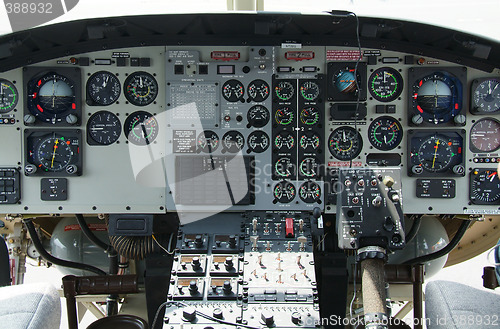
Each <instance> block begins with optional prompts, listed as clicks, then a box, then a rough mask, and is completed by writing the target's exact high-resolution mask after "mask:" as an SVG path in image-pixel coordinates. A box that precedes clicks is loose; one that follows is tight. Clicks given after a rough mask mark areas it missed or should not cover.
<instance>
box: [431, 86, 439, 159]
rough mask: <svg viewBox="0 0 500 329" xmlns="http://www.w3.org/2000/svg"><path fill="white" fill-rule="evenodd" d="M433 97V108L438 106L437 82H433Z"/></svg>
mask: <svg viewBox="0 0 500 329" xmlns="http://www.w3.org/2000/svg"><path fill="white" fill-rule="evenodd" d="M434 95H436V96H435V97H434V98H435V100H436V105H435V107H437V106H438V82H437V80H436V81H434ZM432 167H433V168H434V166H432Z"/></svg>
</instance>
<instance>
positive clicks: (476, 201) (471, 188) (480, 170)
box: [469, 168, 500, 206]
mask: <svg viewBox="0 0 500 329" xmlns="http://www.w3.org/2000/svg"><path fill="white" fill-rule="evenodd" d="M485 171H492V172H497V168H474V169H472V171H471V172H470V175H469V200H470V201H471V203H472V204H477V205H490V206H492V205H500V197H498V200H495V201H493V202H489V201H483V200H479V199H477V198H475V197H474V195H473V193H474V186H475V178H476V177H478V176H479V175H481V174H482V173H483V172H485ZM476 172H477V174H476ZM497 181H498V184H499V186H500V179H498V172H497ZM498 195H500V188H499V190H498Z"/></svg>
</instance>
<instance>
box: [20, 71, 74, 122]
mask: <svg viewBox="0 0 500 329" xmlns="http://www.w3.org/2000/svg"><path fill="white" fill-rule="evenodd" d="M27 89H28V90H27V91H28V97H27V106H28V110H29V111H30V112H31V114H33V115H34V116H35V117H36V118H37V119H38V120H40V121H42V122H46V123H51V124H56V123H58V122H61V121H62V120H63V119H65V118H66V117H67V116H68V115H70V114H74V113H76V109H77V105H76V89H75V83H74V82H73V81H72V80H70V79H69V78H68V77H66V76H64V75H61V74H58V73H55V72H49V73H46V74H44V75H43V76H42V77H40V78H36V79H32V80H30V81H29V82H28V88H27Z"/></svg>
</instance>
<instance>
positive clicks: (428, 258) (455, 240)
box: [403, 220, 472, 265]
mask: <svg viewBox="0 0 500 329" xmlns="http://www.w3.org/2000/svg"><path fill="white" fill-rule="evenodd" d="M471 224H472V221H470V220H464V221H463V222H462V224H461V225H460V227H459V228H458V231H457V233H456V234H455V236H454V237H453V239H451V241H450V242H449V243H448V244H447V245H446V247H444V248H443V249H441V250H438V251H436V252H433V253H432V254H428V255H424V256H420V257H417V258H413V259H410V260H407V261H406V262H404V263H403V264H406V265H416V264H424V263H427V262H430V261H432V260H434V259H437V258H439V257H442V256H444V255H446V254H448V253H450V252H451V251H452V250H453V249H455V247H456V246H457V245H458V243H459V242H460V240H462V238H463V236H464V234H465V231H467V229H468V228H469V226H470V225H471Z"/></svg>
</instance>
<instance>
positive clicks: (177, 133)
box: [173, 130, 196, 153]
mask: <svg viewBox="0 0 500 329" xmlns="http://www.w3.org/2000/svg"><path fill="white" fill-rule="evenodd" d="M173 144H174V145H173V148H174V153H194V152H195V151H196V130H174V136H173Z"/></svg>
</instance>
